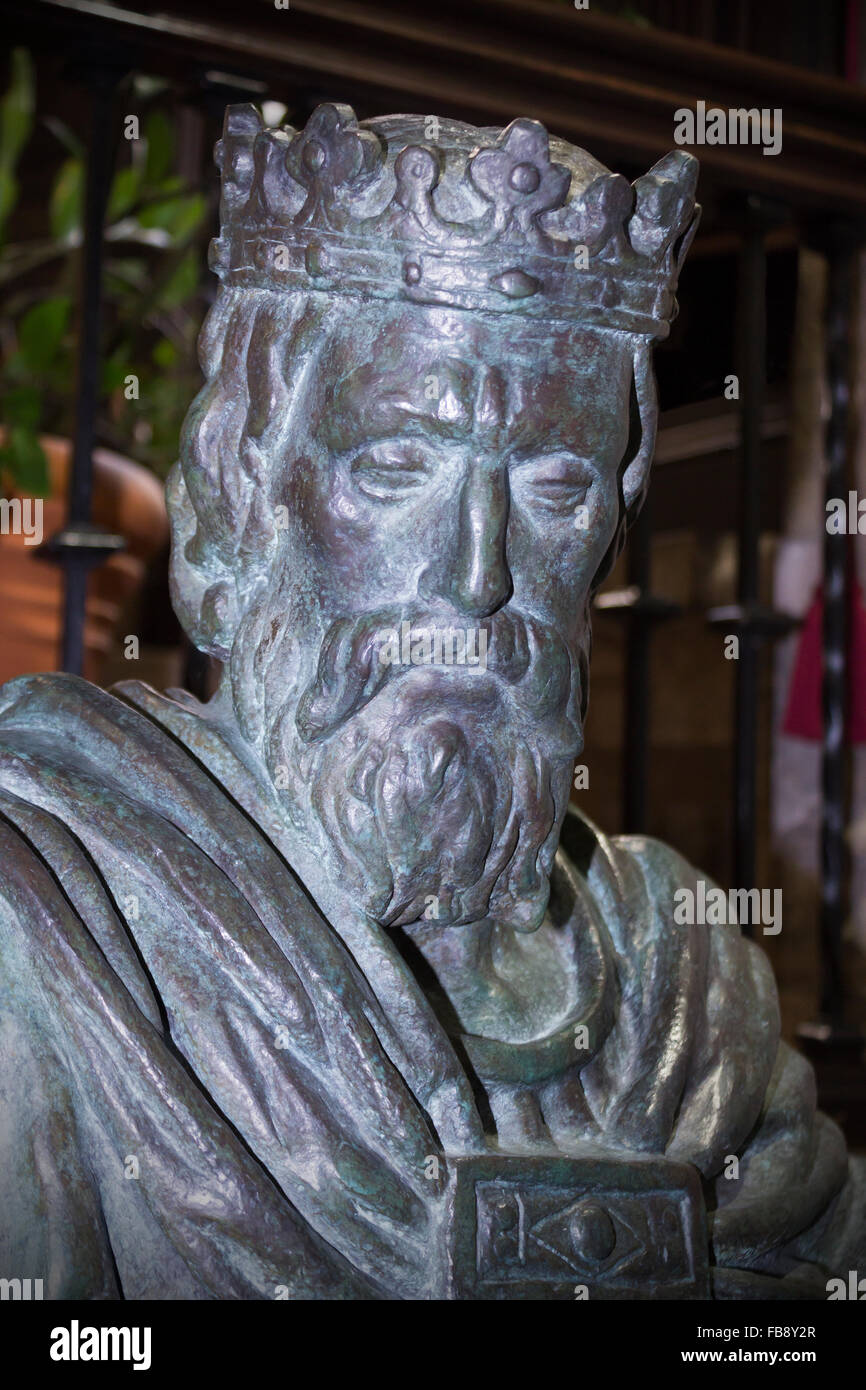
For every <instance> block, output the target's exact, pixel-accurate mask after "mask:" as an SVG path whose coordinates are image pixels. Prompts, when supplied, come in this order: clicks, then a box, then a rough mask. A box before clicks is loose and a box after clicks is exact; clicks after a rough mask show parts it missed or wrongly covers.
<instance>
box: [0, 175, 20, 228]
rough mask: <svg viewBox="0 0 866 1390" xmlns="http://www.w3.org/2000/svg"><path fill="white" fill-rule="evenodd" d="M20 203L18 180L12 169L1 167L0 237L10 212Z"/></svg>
mask: <svg viewBox="0 0 866 1390" xmlns="http://www.w3.org/2000/svg"><path fill="white" fill-rule="evenodd" d="M17 201H18V180H17V179H16V177H15V175H14V174H13V173H12V170H11V169H6V168H4V167H3V166H2V165H0V236H2V235H3V228H4V227H5V225H6V220H7V218H8V217H9V214H10V212H11V211H12V209H13V208H14V206H15V204H16V202H17Z"/></svg>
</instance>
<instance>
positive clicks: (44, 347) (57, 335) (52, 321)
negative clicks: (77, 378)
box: [18, 295, 72, 372]
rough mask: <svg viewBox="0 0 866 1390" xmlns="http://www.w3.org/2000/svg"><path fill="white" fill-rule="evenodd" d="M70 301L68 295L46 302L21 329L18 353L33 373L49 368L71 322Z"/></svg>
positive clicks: (36, 306) (26, 318)
mask: <svg viewBox="0 0 866 1390" xmlns="http://www.w3.org/2000/svg"><path fill="white" fill-rule="evenodd" d="M71 307H72V305H71V300H70V299H69V298H68V297H67V296H65V295H58V296H56V297H55V298H52V299H43V301H42V303H41V304H34V306H33V308H32V309H28V311H27V313H26V314H25V315H24V317H23V319H22V320H21V323H20V324H19V326H18V351H19V353H20V354H21V356H22V357H23V359H24V361H25V363H26V364H27V366H28V367H29V368H30V370H31V371H32V372H44V371H46V370H47V368H48V367H50V365H51V363H52V361H53V359H54V357H55V356H56V354H57V350H58V348H59V347H60V343H61V340H62V338H63V335H64V333H65V332H66V327H67V324H68V322H69V311H70V308H71Z"/></svg>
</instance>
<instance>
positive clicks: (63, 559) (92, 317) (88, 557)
mask: <svg viewBox="0 0 866 1390" xmlns="http://www.w3.org/2000/svg"><path fill="white" fill-rule="evenodd" d="M123 71H124V68H123V67H121V66H119V64H118V61H117V59H116V58H114V59H111V58H109V59H108V60H106V61H103V60H102V59H101V58H100V57H93V56H90V57H88V60H87V62H86V64H85V65H83V68H82V76H83V77H84V80H85V81H86V82H87V85H88V86H89V88H90V90H91V99H92V114H91V134H90V144H89V157H88V163H87V183H86V192H85V207H84V254H83V258H82V277H81V318H80V323H81V328H80V335H79V367H78V383H77V395H76V417H75V436H74V440H73V453H72V473H71V477H70V480H69V513H68V518H67V522H66V525H65V526H64V528H63V530H62V531H61V532H60V533H59V535H57V536H54V537H52V539H51V540H50V541H49V542H48V543H47V545H46V546H45V547H44V554H45V558H48V559H55V560H59V562H60V563H61V564H62V566H63V570H64V576H65V585H64V606H63V641H62V650H61V659H60V664H61V667H62V669H63V670H64V671H69V672H71V673H73V674H74V675H81V673H82V671H83V668H84V622H85V603H86V599H87V576H88V574H89V572H90V570H91V569H92V568H93V566H94V565H95V564H99V563H100V562H101V561H102V560H103V559H104V558H105V556H106V555H108V554H110V553H111V552H112V551H114V550H118V549H120V548H121V547H122V546H123V539H122V537H119V536H112V535H109V534H107V533H103V532H101V531H100V530H99V528H97V527H95V526H93V525H92V524H91V520H90V515H91V505H92V498H93V439H94V420H95V416H96V407H97V403H98V399H99V389H100V357H101V354H100V330H101V323H102V312H101V311H102V240H103V228H104V223H105V209H106V206H107V203H108V195H109V190H110V187H111V175H112V167H113V153H114V139H113V122H112V105H113V97H114V92H115V88H116V86H117V83H118V81H119V79H120V77H121V76H122V74H123Z"/></svg>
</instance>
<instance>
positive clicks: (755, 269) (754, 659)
mask: <svg viewBox="0 0 866 1390" xmlns="http://www.w3.org/2000/svg"><path fill="white" fill-rule="evenodd" d="M738 294H739V300H738V306H737V318H738V324H737V328H738V334H739V350H738V375H739V379H740V393H741V401H742V407H741V438H740V526H739V555H738V576H737V603H738V606H739V608H740V610H741V611H742V612H744V613H746V612H748V611H749V610H750V609H751V608H752V607H753V605H755V604H756V603H757V602H758V588H759V580H760V573H759V559H760V555H759V542H760V535H761V424H762V420H763V414H764V397H765V386H766V351H767V346H766V345H767V254H766V249H765V245H764V223H763V220H762V219H761V218H760V216H759V214H757V213H756V212H755V211H754V210H752V212H751V215H750V216H749V218H748V222H747V227H746V237H745V243H744V246H743V250H742V252H741V256H740V273H739V284H738ZM739 638H740V648H739V660H738V661H737V665H736V695H735V735H734V750H735V751H734V854H733V876H734V883H735V885H736V886H737V887H738V888H753V887H754V884H755V803H756V788H757V760H758V647H759V642H760V638H759V636H758V634H757V633H756V632H755V630H754V628H753V627H751V626H750V625H749V624H746V625H744V626H743V627H742V628H741V629H740V633H739Z"/></svg>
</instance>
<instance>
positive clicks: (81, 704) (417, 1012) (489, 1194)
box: [0, 105, 866, 1299]
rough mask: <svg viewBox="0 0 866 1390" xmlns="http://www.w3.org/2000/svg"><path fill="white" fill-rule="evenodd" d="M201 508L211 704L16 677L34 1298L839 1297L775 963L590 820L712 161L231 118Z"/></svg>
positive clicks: (333, 113) (0, 767) (342, 124)
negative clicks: (613, 628) (662, 366)
mask: <svg viewBox="0 0 866 1390" xmlns="http://www.w3.org/2000/svg"><path fill="white" fill-rule="evenodd" d="M218 155H219V160H220V163H221V168H222V178H223V200H222V233H221V236H220V238H219V239H218V240H217V241H216V242H215V243H214V247H213V264H214V268H215V269H216V271H217V274H218V275H219V276H220V279H221V282H222V284H221V288H220V291H219V295H218V298H217V301H216V304H215V305H214V307H213V309H212V311H211V313H210V315H209V317H208V321H207V323H206V325H205V328H204V330H203V333H202V339H201V355H202V363H203V368H204V371H205V374H206V378H207V380H206V384H205V386H204V388H203V389H202V391H201V393H200V395H199V396H198V398H197V400H196V402H195V403H194V405H193V407H192V409H191V411H190V414H189V417H188V420H187V424H186V427H185V431H184V437H183V441H182V448H181V458H180V462H179V464H178V465H177V466H176V468H175V470H174V472H173V474H172V477H171V479H170V482H169V487H168V500H169V510H170V515H171V522H172V528H173V551H172V584H173V596H174V602H175V606H176V608H177V611H178V613H179V615H180V617H181V619H182V621H183V623H184V626H185V627H186V629H187V631H188V632H189V634H190V635H191V637H192V639H193V641H194V642H195V643H196V645H197V646H198V647H199V648H200V649H202V650H203V651H206V652H210V653H211V654H213V656H215V657H217V658H218V659H219V660H220V661H221V662H222V663H224V665H223V674H222V679H221V684H220V686H219V689H218V692H217V694H216V695H215V697H214V698H213V699H212V700H211V701H210V702H209V703H208V704H206V705H201V704H199V703H198V702H196V701H195V700H193V699H192V698H191V697H190V696H189V695H186V694H184V693H183V692H181V691H174V692H170V693H169V694H168V695H160V694H157V693H156V692H154V691H153V690H151V689H150V688H148V687H146V686H144V685H142V684H140V683H138V682H125V683H124V684H122V685H120V686H118V687H116V688H115V689H114V691H113V692H112V693H106V692H103V691H101V690H98V689H96V688H95V687H93V686H90V685H87V684H86V683H85V682H83V681H81V680H78V679H77V678H73V677H70V676H63V675H56V676H37V677H31V678H26V679H21V680H17V681H13V682H11V683H10V684H8V685H7V686H5V687H4V689H3V690H2V691H0V789H2V790H0V813H2V820H0V840H2V856H3V863H4V866H5V875H4V879H3V883H2V888H0V981H2V989H3V993H4V1004H3V1014H2V1017H3V1043H2V1054H0V1055H2V1064H3V1082H2V1094H3V1101H4V1107H5V1113H4V1117H3V1120H2V1144H3V1156H2V1163H0V1173H2V1178H0V1182H2V1185H3V1208H2V1209H3V1220H2V1226H3V1231H2V1243H0V1250H2V1267H0V1275H2V1276H4V1277H7V1278H11V1277H19V1278H22V1279H23V1278H31V1279H39V1278H41V1279H43V1281H44V1288H45V1294H46V1296H48V1297H52V1298H76V1297H78V1298H100V1297H120V1296H122V1297H125V1298H185V1297H191V1298H283V1297H285V1298H380V1297H390V1298H461V1297H466V1298H547V1297H550V1298H563V1297H564V1298H569V1299H573V1298H575V1297H578V1298H580V1297H584V1296H586V1297H589V1298H596V1297H599V1298H634V1297H656V1298H658V1297H662V1298H665V1297H669V1298H701V1297H718V1298H739V1297H764V1296H778V1294H779V1292H780V1291H782V1292H783V1293H787V1294H789V1295H791V1296H794V1295H799V1296H804V1297H819V1298H823V1297H826V1292H825V1290H826V1282H827V1279H828V1277H829V1276H831V1275H835V1274H837V1273H842V1274H844V1273H845V1272H846V1271H847V1270H848V1269H849V1268H856V1266H857V1261H858V1259H859V1260H860V1267H861V1268H863V1258H864V1256H866V1250H864V1229H863V1227H864V1222H863V1192H864V1182H863V1169H862V1166H856V1165H850V1166H849V1161H848V1158H847V1155H846V1151H845V1145H844V1141H843V1139H842V1136H841V1134H840V1132H839V1130H838V1129H837V1128H836V1127H835V1126H834V1125H833V1124H832V1123H831V1122H830V1121H828V1120H826V1119H825V1118H824V1117H822V1116H821V1115H820V1114H817V1113H816V1111H815V1107H814V1084H813V1079H812V1074H811V1071H810V1069H809V1067H808V1066H807V1064H806V1063H805V1062H804V1061H803V1060H802V1059H801V1058H800V1057H799V1056H798V1055H797V1054H795V1053H794V1052H793V1051H791V1050H790V1049H789V1048H788V1047H786V1046H785V1045H784V1044H781V1043H780V1042H779V1020H778V1010H777V1003H776V995H775V989H774V985H773V981H772V977H771V974H770V970H769V967H768V965H767V963H766V960H765V958H764V956H763V955H762V953H761V952H760V951H759V950H758V949H757V948H756V947H755V946H754V945H752V944H751V943H749V942H748V941H746V940H745V939H744V938H743V937H742V936H741V934H740V931H739V929H738V927H737V926H736V925H735V924H730V923H727V924H723V925H717V926H713V925H681V924H679V923H678V921H677V920H676V917H675V912H674V897H675V894H676V893H677V892H681V891H682V890H683V889H684V888H695V887H696V885H697V883H698V879H697V875H696V873H695V871H694V870H693V869H692V868H690V866H689V865H688V864H686V863H685V862H684V861H683V860H682V859H681V858H680V857H678V856H677V855H676V854H675V853H674V852H673V851H671V850H669V849H667V848H665V847H664V846H663V845H660V844H658V843H656V842H654V841H651V840H648V839H642V838H637V837H628V838H621V839H615V840H611V839H607V838H605V836H604V835H602V834H601V833H599V832H598V831H597V830H596V829H595V828H594V827H593V826H591V825H590V824H589V823H588V822H587V821H585V820H584V819H583V818H582V817H581V816H580V815H578V814H577V813H576V812H575V811H574V810H570V809H569V805H568V803H569V795H570V790H571V785H572V775H573V766H574V762H575V759H576V758H577V757H578V755H579V753H580V751H581V747H582V725H583V716H584V712H585V708H586V701H587V695H588V672H589V646H590V624H589V604H590V601H591V599H592V596H593V593H594V591H595V589H596V588H597V586H598V585H599V584H600V583H601V581H602V579H603V578H604V576H605V575H606V573H608V571H609V569H610V566H611V564H612V563H613V561H614V559H615V558H616V555H617V553H618V551H619V549H620V547H621V545H622V542H623V538H624V534H625V529H626V526H627V524H628V522H629V520H630V519H631V517H632V516H633V515H634V514H635V512H636V511H637V509H638V508H639V506H640V504H641V500H642V498H643V495H644V492H645V489H646V486H647V476H648V471H649V466H650V461H651V456H652V451H653V442H654V434H655V426H656V413H657V412H656V401H655V394H654V388H653V376H652V366H651V349H652V344H653V342H654V341H655V340H657V339H659V338H661V337H663V336H664V335H665V334H666V333H667V331H668V325H669V323H670V320H671V318H672V316H673V314H674V312H675V300H674V291H675V288H676V281H677V276H678V273H679V269H680V266H681V264H682V260H683V257H684V255H685V253H686V250H687V248H688V245H689V242H690V240H691V237H692V235H693V233H694V230H695V227H696V223H697V217H698V211H699V210H698V209H697V207H696V205H695V201H694V191H695V182H696V174H697V165H696V161H695V160H694V159H693V158H692V157H691V156H689V155H688V154H685V153H683V152H682V151H679V152H676V153H672V154H670V155H668V156H667V157H666V158H664V159H662V160H661V161H660V162H659V163H658V164H656V165H655V167H654V168H653V169H652V170H651V171H650V172H649V173H648V174H647V175H645V176H644V177H643V178H640V179H638V180H637V181H636V182H635V183H634V184H633V185H630V184H629V183H628V182H627V181H626V180H625V179H623V178H622V177H621V176H620V175H616V174H612V173H610V172H608V171H607V170H606V169H604V168H603V167H602V166H601V165H600V164H599V163H598V162H597V161H596V160H594V159H593V158H591V156H590V155H588V154H586V153H585V152H584V151H583V150H579V149H576V148H574V147H572V146H571V145H569V144H567V143H566V142H565V141H562V140H558V139H554V138H550V139H549V138H548V135H547V133H546V131H545V130H544V128H543V127H542V126H540V125H539V124H538V123H537V122H535V121H531V120H517V121H514V122H513V123H512V124H511V125H510V126H509V127H508V128H507V129H506V130H502V131H499V130H489V129H484V130H476V129H474V128H472V127H470V126H467V125H463V124H461V123H459V122H455V121H447V120H432V119H430V118H424V117H414V116H391V117H386V118H383V119H380V120H371V121H365V122H361V123H358V122H356V120H355V117H354V114H353V112H352V111H351V110H350V109H349V108H347V107H340V106H330V105H328V106H322V107H320V108H319V109H318V110H317V111H316V112H315V113H314V115H313V116H312V117H311V119H310V121H309V122H308V124H307V126H306V128H305V129H304V130H303V131H299V132H296V131H294V130H292V129H289V128H285V129H279V130H271V129H265V128H263V127H262V124H261V121H260V119H259V116H258V114H257V112H256V111H255V110H254V109H253V108H252V107H233V108H231V109H230V110H229V112H228V113H227V118H226V127H225V133H224V138H223V140H222V141H221V144H220V146H218Z"/></svg>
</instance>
